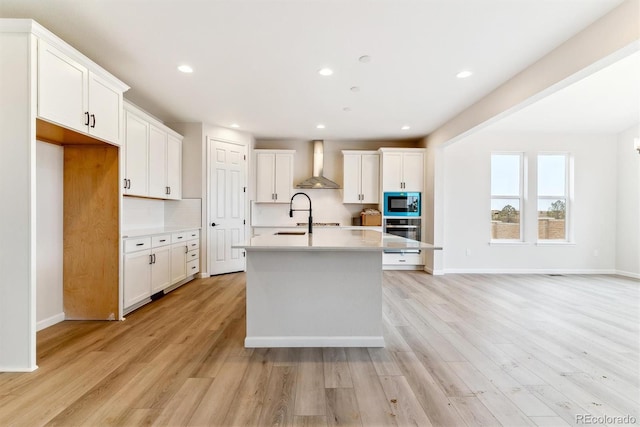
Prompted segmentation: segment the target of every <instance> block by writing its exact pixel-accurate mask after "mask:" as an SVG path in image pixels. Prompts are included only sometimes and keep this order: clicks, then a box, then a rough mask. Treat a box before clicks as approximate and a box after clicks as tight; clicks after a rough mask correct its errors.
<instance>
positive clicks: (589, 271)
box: [443, 268, 617, 274]
mask: <svg viewBox="0 0 640 427" xmlns="http://www.w3.org/2000/svg"><path fill="white" fill-rule="evenodd" d="M443 271H444V274H617V273H616V271H615V270H609V269H602V270H599V269H598V270H596V269H553V268H513V269H509V268H445V269H444V270H443Z"/></svg>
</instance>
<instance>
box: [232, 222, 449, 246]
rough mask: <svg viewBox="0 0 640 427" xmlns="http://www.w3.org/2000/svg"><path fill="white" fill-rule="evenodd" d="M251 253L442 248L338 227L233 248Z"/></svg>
mask: <svg viewBox="0 0 640 427" xmlns="http://www.w3.org/2000/svg"><path fill="white" fill-rule="evenodd" d="M232 247H233V248H236V249H245V250H247V251H382V250H384V249H394V250H412V249H413V250H415V249H435V250H437V249H442V248H437V247H434V246H433V245H430V244H428V243H422V242H418V241H415V240H411V239H405V238H404V237H400V236H395V235H393V234H385V233H382V232H380V231H376V230H345V229H341V228H336V227H326V228H320V229H315V228H314V231H313V234H308V233H306V232H305V234H303V235H275V234H263V235H260V236H254V237H252V238H250V239H249V240H247V241H246V242H244V243H242V244H237V245H233V246H232Z"/></svg>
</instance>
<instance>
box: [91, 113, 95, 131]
mask: <svg viewBox="0 0 640 427" xmlns="http://www.w3.org/2000/svg"><path fill="white" fill-rule="evenodd" d="M91 120H92V122H91V127H92V128H95V127H96V115H95V114H92V115H91Z"/></svg>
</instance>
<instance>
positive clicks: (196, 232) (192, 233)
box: [187, 230, 200, 240]
mask: <svg viewBox="0 0 640 427" xmlns="http://www.w3.org/2000/svg"><path fill="white" fill-rule="evenodd" d="M187 234H188V236H187V240H194V239H200V230H194V231H187Z"/></svg>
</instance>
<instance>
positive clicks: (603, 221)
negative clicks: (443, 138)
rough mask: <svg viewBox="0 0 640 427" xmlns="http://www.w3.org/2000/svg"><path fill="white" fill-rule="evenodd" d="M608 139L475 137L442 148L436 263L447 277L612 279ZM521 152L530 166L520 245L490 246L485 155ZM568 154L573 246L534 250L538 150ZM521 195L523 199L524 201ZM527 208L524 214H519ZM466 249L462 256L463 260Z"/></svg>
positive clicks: (612, 149) (612, 140)
mask: <svg viewBox="0 0 640 427" xmlns="http://www.w3.org/2000/svg"><path fill="white" fill-rule="evenodd" d="M616 142H617V141H616V137H615V135H575V134H573V135H572V134H545V133H510V132H509V133H507V132H489V131H484V132H479V133H477V134H475V135H472V136H470V137H467V138H465V139H463V140H461V141H458V142H457V143H455V144H452V145H450V146H447V147H445V148H444V211H443V215H444V217H445V219H446V220H445V225H444V233H443V246H444V250H443V264H444V272H445V273H453V272H519V273H520V272H532V273H536V272H555V273H613V272H614V271H615V268H616V266H615V265H616V262H615V255H616V175H615V174H614V173H612V172H611V171H613V170H615V169H616ZM494 151H521V152H524V153H525V156H526V157H527V158H528V159H530V160H533V161H531V162H525V163H527V164H528V165H530V169H529V173H525V176H528V177H529V178H530V179H529V181H528V189H529V190H528V195H529V197H530V199H529V200H528V203H527V201H525V208H524V209H523V211H524V212H523V215H524V218H523V222H524V228H525V230H524V235H525V236H526V240H527V242H525V244H522V245H515V246H514V245H495V244H492V245H490V244H489V240H490V209H491V208H490V200H489V199H490V181H491V179H490V177H491V175H490V167H491V161H490V156H491V153H492V152H494ZM549 151H564V152H570V153H571V155H572V156H573V158H574V171H573V172H574V182H575V193H574V194H575V198H574V200H573V203H572V204H571V206H570V208H571V209H572V212H573V213H572V215H571V218H570V221H573V242H572V243H573V244H569V245H553V246H551V245H536V236H537V207H536V200H535V176H536V175H535V160H536V155H537V154H538V153H539V152H549ZM525 197H527V196H525ZM527 206H528V208H527ZM467 250H468V251H469V252H468V253H469V255H467Z"/></svg>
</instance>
